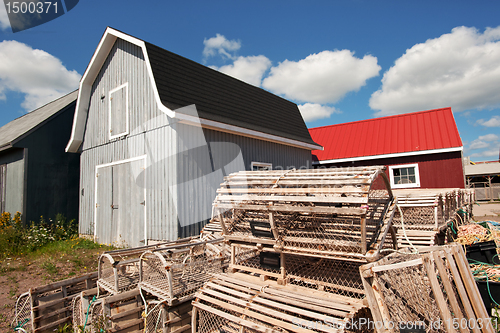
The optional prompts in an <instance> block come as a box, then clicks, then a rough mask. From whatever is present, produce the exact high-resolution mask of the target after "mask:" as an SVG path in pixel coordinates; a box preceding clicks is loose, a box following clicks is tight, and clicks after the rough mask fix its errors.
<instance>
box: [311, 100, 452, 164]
mask: <svg viewBox="0 0 500 333" xmlns="http://www.w3.org/2000/svg"><path fill="white" fill-rule="evenodd" d="M309 132H310V133H311V137H312V139H313V140H314V142H316V143H318V144H320V145H322V146H323V147H324V150H323V151H321V150H313V151H312V153H313V155H316V157H317V158H318V160H319V161H325V160H336V159H348V158H355V157H364V156H378V155H386V154H402V153H410V152H417V151H425V150H433V149H447V148H455V147H462V140H461V139H460V134H459V133H458V129H457V125H456V123H455V118H454V117H453V112H452V111H451V108H443V109H435V110H428V111H420V112H413V113H405V114H400V115H395V116H389V117H382V118H374V119H368V120H361V121H355V122H350V123H344V124H338V125H330V126H323V127H316V128H310V129H309Z"/></svg>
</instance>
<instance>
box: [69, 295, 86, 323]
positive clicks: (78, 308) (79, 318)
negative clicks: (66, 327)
mask: <svg viewBox="0 0 500 333" xmlns="http://www.w3.org/2000/svg"><path fill="white" fill-rule="evenodd" d="M71 309H72V312H73V332H78V331H79V329H80V326H82V327H83V325H84V324H85V317H84V316H83V309H82V295H81V294H80V295H76V296H75V297H73V302H72V305H71Z"/></svg>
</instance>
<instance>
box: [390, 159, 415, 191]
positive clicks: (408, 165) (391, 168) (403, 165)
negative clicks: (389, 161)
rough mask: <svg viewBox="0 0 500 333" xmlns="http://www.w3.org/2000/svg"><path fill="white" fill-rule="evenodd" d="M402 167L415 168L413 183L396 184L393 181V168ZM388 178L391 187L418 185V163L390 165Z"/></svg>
mask: <svg viewBox="0 0 500 333" xmlns="http://www.w3.org/2000/svg"><path fill="white" fill-rule="evenodd" d="M403 168H414V169H415V183H407V184H396V183H395V182H394V170H395V169H403ZM389 179H390V181H391V187H392V188H396V189H397V188H415V187H420V171H419V169H418V163H412V164H399V165H390V166H389Z"/></svg>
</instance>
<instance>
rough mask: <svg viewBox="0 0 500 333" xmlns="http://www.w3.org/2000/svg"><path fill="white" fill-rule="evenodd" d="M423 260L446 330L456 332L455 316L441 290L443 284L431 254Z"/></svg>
mask: <svg viewBox="0 0 500 333" xmlns="http://www.w3.org/2000/svg"><path fill="white" fill-rule="evenodd" d="M423 260H424V266H425V268H426V272H427V277H428V278H429V283H430V284H431V288H432V292H433V294H434V298H435V300H436V303H437V305H438V307H439V312H440V313H441V318H442V319H443V323H444V325H445V327H446V332H451V333H453V332H456V330H455V328H454V327H453V318H452V316H451V313H450V309H449V308H448V303H447V302H446V300H445V298H444V295H443V291H442V290H441V286H440V285H439V281H438V279H437V275H436V271H435V270H434V263H433V262H432V260H431V258H430V257H429V256H425V257H424V258H423Z"/></svg>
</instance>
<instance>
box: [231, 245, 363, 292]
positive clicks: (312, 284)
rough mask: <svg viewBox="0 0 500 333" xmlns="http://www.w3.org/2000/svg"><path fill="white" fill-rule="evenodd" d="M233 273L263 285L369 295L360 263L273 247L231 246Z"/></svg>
mask: <svg viewBox="0 0 500 333" xmlns="http://www.w3.org/2000/svg"><path fill="white" fill-rule="evenodd" d="M231 248H232V253H233V254H234V255H232V256H231V263H230V264H229V270H230V271H231V272H233V273H234V272H246V273H248V274H253V275H257V276H259V277H260V278H261V280H262V281H266V280H268V279H271V280H275V281H276V282H277V283H278V284H280V285H296V286H301V287H305V288H308V289H313V290H320V291H324V292H328V293H333V294H337V295H343V296H346V297H351V298H356V299H362V298H364V294H365V291H364V289H363V283H362V282H361V278H360V276H359V267H360V266H361V265H362V264H363V263H361V262H358V261H348V260H337V259H330V258H318V257H314V256H304V255H297V254H289V253H283V252H281V253H277V252H274V251H273V248H272V247H258V248H257V247H255V246H251V245H246V244H231Z"/></svg>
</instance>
